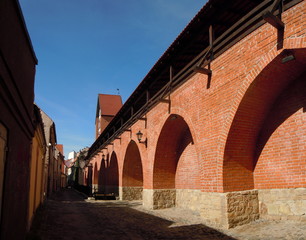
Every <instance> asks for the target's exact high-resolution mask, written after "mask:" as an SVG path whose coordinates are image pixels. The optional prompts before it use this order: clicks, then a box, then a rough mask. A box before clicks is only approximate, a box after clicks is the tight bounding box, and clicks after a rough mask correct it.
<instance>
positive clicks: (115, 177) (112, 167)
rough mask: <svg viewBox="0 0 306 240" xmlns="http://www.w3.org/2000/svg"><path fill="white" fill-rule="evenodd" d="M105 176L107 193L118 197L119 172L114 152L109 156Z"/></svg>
mask: <svg viewBox="0 0 306 240" xmlns="http://www.w3.org/2000/svg"><path fill="white" fill-rule="evenodd" d="M107 176H108V177H107V186H106V190H107V193H113V194H115V196H119V170H118V160H117V155H116V153H115V152H113V153H112V155H111V158H110V162H109V167H108V174H107Z"/></svg>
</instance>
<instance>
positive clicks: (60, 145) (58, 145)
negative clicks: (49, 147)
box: [56, 144, 64, 155]
mask: <svg viewBox="0 0 306 240" xmlns="http://www.w3.org/2000/svg"><path fill="white" fill-rule="evenodd" d="M56 148H57V150H58V151H60V153H61V154H62V155H64V146H63V144H56Z"/></svg>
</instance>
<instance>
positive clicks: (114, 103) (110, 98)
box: [97, 94, 122, 117]
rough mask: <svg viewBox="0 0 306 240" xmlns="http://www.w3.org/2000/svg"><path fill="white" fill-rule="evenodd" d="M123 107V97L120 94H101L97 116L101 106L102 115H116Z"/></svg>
mask: <svg viewBox="0 0 306 240" xmlns="http://www.w3.org/2000/svg"><path fill="white" fill-rule="evenodd" d="M121 107H122V99H121V96H119V95H108V94H99V96H98V105H97V117H98V114H99V108H100V109H101V114H102V116H103V115H104V116H115V115H116V114H117V112H118V111H119V110H120V108H121Z"/></svg>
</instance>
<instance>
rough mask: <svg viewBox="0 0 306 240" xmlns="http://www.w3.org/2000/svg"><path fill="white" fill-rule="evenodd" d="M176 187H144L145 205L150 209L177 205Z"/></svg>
mask: <svg viewBox="0 0 306 240" xmlns="http://www.w3.org/2000/svg"><path fill="white" fill-rule="evenodd" d="M175 200H176V190H175V189H144V191H143V205H144V206H145V207H146V208H149V209H163V208H170V207H175Z"/></svg>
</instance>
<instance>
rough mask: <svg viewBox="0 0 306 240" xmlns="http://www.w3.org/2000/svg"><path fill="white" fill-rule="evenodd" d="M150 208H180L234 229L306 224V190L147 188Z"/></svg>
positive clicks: (145, 195) (145, 194) (209, 222)
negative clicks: (259, 223)
mask: <svg viewBox="0 0 306 240" xmlns="http://www.w3.org/2000/svg"><path fill="white" fill-rule="evenodd" d="M143 205H144V206H145V207H146V208H149V209H162V208H168V207H174V206H175V207H179V208H184V209H189V210H191V211H194V212H195V213H198V214H200V216H201V217H202V219H203V223H204V224H207V225H210V226H218V227H224V228H233V227H236V226H239V225H244V224H247V223H250V222H252V221H255V220H257V219H259V218H265V219H288V220H290V219H292V220H305V221H306V189H305V188H297V189H272V190H247V191H240V192H229V193H213V192H201V191H200V190H190V189H177V190H175V189H155V190H152V189H144V191H143Z"/></svg>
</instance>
